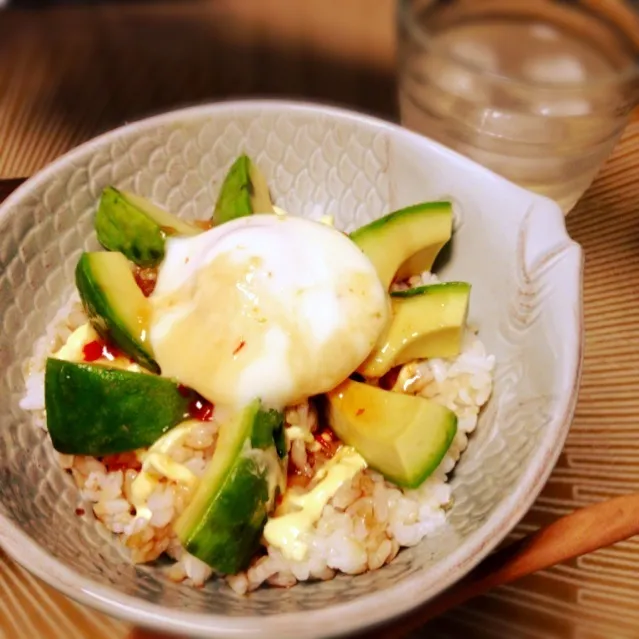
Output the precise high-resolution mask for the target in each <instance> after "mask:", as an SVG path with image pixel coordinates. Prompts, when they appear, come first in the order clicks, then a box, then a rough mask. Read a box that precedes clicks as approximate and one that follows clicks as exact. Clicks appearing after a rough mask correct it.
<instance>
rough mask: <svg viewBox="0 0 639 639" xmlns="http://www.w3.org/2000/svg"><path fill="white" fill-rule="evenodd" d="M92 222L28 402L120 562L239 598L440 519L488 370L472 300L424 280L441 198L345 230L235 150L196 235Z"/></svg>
mask: <svg viewBox="0 0 639 639" xmlns="http://www.w3.org/2000/svg"><path fill="white" fill-rule="evenodd" d="M95 229H96V233H97V236H98V240H99V241H100V243H101V244H102V246H103V247H104V249H106V250H104V251H96V252H88V253H84V254H82V256H81V257H80V259H79V261H78V264H77V267H76V273H75V275H76V288H77V292H76V293H75V294H74V296H73V297H72V299H71V300H70V301H69V302H68V304H67V305H66V306H65V307H64V308H63V309H61V311H60V312H59V314H58V316H57V317H56V318H55V320H54V322H53V323H52V325H51V326H50V329H49V331H48V333H47V335H46V337H45V338H44V339H43V340H41V342H40V343H39V345H38V346H37V347H36V353H35V356H34V358H33V360H32V361H31V362H30V365H29V370H28V377H27V393H26V396H25V397H24V399H23V401H22V406H23V408H25V409H28V410H32V411H34V412H35V413H37V414H38V417H39V418H40V423H41V425H42V426H43V427H45V428H46V429H47V430H48V433H49V436H50V439H51V442H52V444H53V447H54V449H55V450H56V451H57V454H58V458H59V461H60V464H61V465H62V467H63V468H65V469H66V470H67V471H69V472H70V473H71V474H72V475H73V477H74V479H75V481H76V483H77V485H78V487H79V489H80V492H81V495H82V498H83V499H84V500H86V501H88V502H89V503H90V504H91V506H92V510H93V513H94V514H95V516H96V517H97V518H98V519H99V520H100V521H101V522H102V523H103V524H104V525H105V526H106V527H107V528H108V529H109V530H110V531H111V532H113V533H114V534H115V535H116V536H117V537H118V539H119V540H120V541H121V542H122V543H123V544H124V545H125V546H126V547H127V548H128V549H129V550H130V553H131V558H132V561H134V562H136V563H144V562H151V561H154V560H155V559H157V558H158V557H160V556H161V555H168V556H169V557H170V558H171V559H172V560H174V563H172V565H170V567H169V568H168V569H166V571H167V575H168V577H169V578H170V579H172V580H175V581H185V580H186V581H188V583H190V584H192V585H195V586H200V585H202V584H203V583H204V582H205V581H206V580H207V579H208V578H210V577H211V576H212V575H214V574H215V575H217V576H220V577H224V578H225V579H226V581H227V583H228V584H229V585H230V586H231V588H233V590H235V591H236V592H238V593H240V594H244V593H246V592H248V591H251V590H254V589H256V588H258V587H259V586H260V585H262V584H265V583H266V584H269V585H272V586H292V585H294V584H295V583H296V582H298V581H304V580H309V579H319V580H326V579H331V578H332V577H334V576H335V574H336V573H337V572H344V573H348V574H357V573H361V572H365V571H367V570H376V569H378V568H380V567H382V566H383V565H384V564H386V563H389V562H391V561H392V560H393V558H394V557H395V556H396V555H397V553H398V552H399V550H400V548H401V547H406V546H412V545H415V544H417V543H418V542H419V541H420V540H421V539H422V538H424V537H425V536H426V535H429V534H431V533H432V532H433V531H435V530H436V529H437V528H438V527H440V526H441V525H442V524H443V523H444V521H445V517H446V510H447V509H448V508H449V506H450V504H451V500H452V498H453V496H452V495H451V490H450V487H449V485H448V484H447V476H448V474H449V473H450V472H451V471H452V470H453V468H454V466H455V464H456V462H457V461H458V459H459V457H460V455H461V453H462V452H463V450H464V449H465V447H466V445H467V441H468V437H469V435H470V433H471V432H472V431H473V430H474V428H475V426H476V424H477V418H478V414H479V412H480V410H481V408H482V406H483V405H484V404H485V403H486V402H487V401H488V399H489V396H490V394H491V390H492V371H493V367H494V357H493V356H491V355H489V354H487V353H486V350H485V348H484V346H483V344H482V342H481V341H480V340H479V338H478V335H477V331H476V330H475V329H473V328H472V327H469V326H467V322H466V320H467V314H468V305H469V300H470V286H469V285H468V284H467V283H464V282H439V281H438V279H437V277H436V276H435V275H434V274H433V273H432V268H433V263H434V261H435V259H436V257H437V255H438V254H439V252H440V251H441V249H442V248H443V246H444V245H445V244H446V243H447V242H448V241H449V240H450V237H451V234H452V207H451V205H450V203H449V202H431V203H422V204H417V205H415V206H412V207H409V208H406V209H402V210H400V211H396V212H394V213H390V214H389V215H387V216H385V217H383V218H381V219H379V220H376V221H374V222H372V223H370V224H368V225H366V226H364V227H362V228H360V229H358V230H356V231H354V232H353V233H351V234H350V235H346V234H345V233H343V232H341V231H339V230H337V229H335V228H333V226H332V222H331V220H330V219H323V220H321V221H311V220H308V219H305V218H301V217H296V216H294V215H290V214H288V213H285V212H283V211H281V210H280V209H278V208H277V207H276V206H274V205H273V203H272V201H271V198H270V193H269V190H268V185H267V184H266V180H265V179H264V177H263V176H262V175H261V173H260V171H259V169H258V167H257V166H256V165H255V164H254V163H253V162H252V161H251V160H250V159H249V158H248V157H247V156H241V157H240V158H238V159H237V161H236V162H235V163H234V164H233V165H232V167H231V169H230V170H229V173H228V175H227V177H226V179H225V181H224V183H223V184H222V187H221V190H220V194H219V197H218V200H217V204H216V206H215V210H214V211H213V213H212V216H211V219H210V220H206V221H202V222H198V223H187V222H185V221H182V220H180V219H179V218H177V217H175V216H173V215H172V214H170V213H168V212H166V211H164V210H163V209H161V208H159V207H157V206H156V205H155V204H153V203H151V202H149V201H148V200H146V199H144V198H141V197H140V196H138V195H136V194H133V193H128V192H121V191H119V190H117V189H115V188H113V187H108V188H106V189H105V190H104V192H103V194H102V197H101V199H100V203H99V206H98V210H97V214H96V219H95ZM78 512H81V511H78Z"/></svg>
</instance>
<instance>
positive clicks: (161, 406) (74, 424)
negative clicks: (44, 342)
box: [44, 358, 196, 456]
mask: <svg viewBox="0 0 639 639" xmlns="http://www.w3.org/2000/svg"><path fill="white" fill-rule="evenodd" d="M44 392H45V406H46V413H47V428H48V430H49V434H50V435H51V441H52V442H53V447H54V448H55V449H56V450H57V451H58V452H60V453H64V454H67V455H96V456H100V455H111V454H114V453H122V452H126V451H131V450H137V449H138V448H144V447H146V446H150V445H151V444H153V443H154V442H155V441H156V440H157V439H159V438H160V437H161V436H162V435H164V434H165V433H166V432H167V431H169V430H170V429H171V428H173V427H174V426H177V425H178V424H179V423H180V422H182V421H184V420H185V419H186V418H187V417H188V412H189V405H190V404H191V402H192V401H193V399H194V398H195V397H196V395H195V394H194V393H193V392H191V391H185V390H184V389H182V388H179V387H178V385H177V384H175V383H174V382H173V381H171V380H169V379H165V378H163V377H158V376H156V375H148V374H146V373H133V372H130V371H125V370H122V369H116V368H107V367H106V366H100V365H97V364H83V363H75V362H67V361H64V360H59V359H54V358H49V359H48V360H47V364H46V371H45V380H44Z"/></svg>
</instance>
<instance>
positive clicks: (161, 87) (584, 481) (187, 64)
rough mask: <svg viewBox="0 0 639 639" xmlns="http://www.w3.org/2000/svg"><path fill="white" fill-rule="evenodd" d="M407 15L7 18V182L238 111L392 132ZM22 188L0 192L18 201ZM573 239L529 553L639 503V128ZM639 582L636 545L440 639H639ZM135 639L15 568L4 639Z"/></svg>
mask: <svg viewBox="0 0 639 639" xmlns="http://www.w3.org/2000/svg"><path fill="white" fill-rule="evenodd" d="M392 9H393V2H392V0H375V2H372V1H370V0H307V1H306V2H304V3H298V2H297V0H270V1H269V2H268V3H267V2H261V1H260V0H237V1H236V2H232V0H210V1H209V2H190V1H184V2H182V3H180V4H159V3H153V4H145V5H124V6H118V7H113V6H110V5H96V6H94V7H92V8H76V7H73V8H64V9H51V10H47V11H44V12H37V13H36V12H16V13H10V12H4V13H3V12H0V178H13V177H19V176H26V175H31V174H33V173H34V172H36V171H37V170H39V169H40V168H42V167H43V166H44V165H46V164H47V163H48V162H50V161H51V160H52V159H54V158H55V157H57V156H58V155H60V154H61V153H63V152H65V151H66V150H68V149H70V148H72V147H73V146H75V145H76V144H78V143H80V142H82V141H83V140H85V139H87V138H89V137H92V136H93V135H95V134H97V133H99V132H101V131H103V130H106V129H108V128H110V127H112V126H115V125H118V124H120V123H122V122H123V121H126V120H130V119H133V118H137V117H141V116H143V115H146V114H148V113H152V112H157V111H161V110H164V109H167V108H171V107H173V106H177V105H181V104H190V103H193V102H199V101H203V100H209V99H216V98H220V97H229V96H240V95H286V96H303V97H306V98H310V99H316V100H323V101H329V102H334V103H341V104H346V105H349V106H352V107H355V108H359V109H363V110H366V111H369V112H374V113H379V114H382V115H385V116H387V117H392V116H393V113H394V89H393V76H392V69H393V40H392V38H393V17H392ZM327 33H330V34H331V37H330V38H327V37H326V34H327ZM16 184H17V182H15V181H11V182H8V181H0V199H1V198H2V197H4V196H6V194H7V193H8V192H9V191H10V190H11V189H12V188H14V187H15V186H16ZM568 227H569V231H570V233H571V235H572V237H573V238H574V239H575V240H577V241H578V242H579V243H581V244H582V246H583V247H584V249H585V255H586V273H585V289H584V303H585V327H586V348H585V362H584V371H583V381H582V387H581V393H580V398H579V403H578V406H577V412H576V415H575V420H574V423H573V426H572V429H571V433H570V436H569V438H568V441H567V444H566V446H565V448H564V451H563V453H562V455H561V457H560V460H559V463H558V465H557V467H556V469H555V471H554V473H553V475H552V477H551V479H550V480H549V482H548V484H547V486H546V488H545V489H544V491H543V493H542V494H541V496H540V497H539V499H538V500H537V502H536V503H535V505H534V507H533V508H532V510H531V511H530V513H529V514H528V515H527V517H526V518H525V520H524V521H523V522H522V523H521V524H520V525H519V526H518V528H517V530H516V531H515V532H514V533H513V537H516V536H520V535H522V534H524V533H527V532H530V531H532V530H534V529H535V528H536V527H538V526H540V525H543V524H545V523H548V522H550V521H552V520H553V519H555V518H556V517H558V516H561V515H563V514H565V513H568V512H570V511H571V510H573V509H574V508H577V507H579V506H583V505H586V504H588V503H591V502H594V501H598V500H602V499H606V498H608V497H612V496H615V495H619V494H623V493H627V492H631V491H637V490H639V318H638V317H637V309H639V119H637V118H635V120H634V122H633V123H632V124H631V125H630V126H629V127H628V129H627V130H626V133H625V135H624V137H623V138H622V140H621V142H620V144H619V145H618V146H617V148H616V150H615V152H614V153H613V155H612V156H611V158H610V159H609V161H608V162H607V164H606V165H605V166H604V167H603V169H602V171H601V173H600V175H599V177H598V178H597V180H596V181H595V183H594V184H593V186H592V187H591V188H590V190H589V191H588V193H587V194H586V196H585V197H584V198H583V199H582V201H581V202H580V203H579V205H578V206H577V208H576V209H575V210H574V211H573V212H572V213H571V214H570V216H569V217H568ZM638 575H639V539H633V540H629V541H627V542H625V543H622V544H619V545H617V546H615V547H614V548H610V549H606V550H602V551H599V552H597V553H593V554H592V555H589V556H587V557H583V558H581V559H578V560H575V561H573V562H570V563H567V564H564V565H562V566H558V567H555V568H553V569H551V570H547V571H544V572H541V573H538V574H537V575H534V576H532V577H530V578H527V579H524V580H522V581H520V582H519V583H517V584H515V585H513V586H508V587H504V588H501V589H498V590H497V591H495V592H493V593H491V594H489V595H487V596H485V597H482V598H480V599H478V600H477V601H475V602H472V603H471V604H469V605H466V606H464V607H463V608H461V609H459V610H457V611H455V613H454V614H451V615H448V616H447V617H445V618H443V619H441V620H438V621H437V622H435V623H433V624H432V625H431V626H429V628H428V636H429V637H473V638H474V637H477V638H479V639H482V638H484V637H485V638H491V639H492V638H502V637H503V638H504V639H505V638H508V639H514V638H517V639H519V638H522V639H527V638H536V637H544V638H546V637H548V638H555V637H556V638H558V639H559V638H561V639H563V638H564V637H570V638H574V639H600V638H601V639H625V638H628V639H630V638H635V637H639V607H638V606H637V603H638V602H639V576H638ZM131 632H132V630H131V628H130V627H128V626H127V625H126V624H123V623H121V622H119V621H115V620H111V619H108V618H106V617H105V616H103V615H100V614H97V613H95V612H92V611H89V610H87V609H85V608H82V607H80V606H78V605H76V604H74V603H71V602H69V601H68V600H66V599H65V598H64V597H62V596H60V595H58V594H57V593H55V592H54V591H53V590H51V589H50V588H48V587H47V586H45V585H43V584H41V583H40V582H38V581H37V580H35V579H34V578H33V577H31V576H30V575H28V574H27V573H26V572H25V571H23V570H22V569H21V568H19V567H18V566H16V565H15V564H13V563H11V562H10V561H9V560H7V558H6V557H5V556H4V555H2V554H1V552H0V637H7V638H11V639H14V638H16V639H22V638H25V639H34V638H37V637H47V638H49V637H51V638H56V639H57V638H58V637H59V638H65V639H66V638H67V637H73V638H78V639H84V638H88V637H90V638H91V639H101V638H102V637H104V638H105V639H106V638H108V639H119V638H124V637H127V636H130V633H131ZM422 634H423V635H424V636H425V635H426V630H425V631H424V632H423V633H420V634H419V636H422Z"/></svg>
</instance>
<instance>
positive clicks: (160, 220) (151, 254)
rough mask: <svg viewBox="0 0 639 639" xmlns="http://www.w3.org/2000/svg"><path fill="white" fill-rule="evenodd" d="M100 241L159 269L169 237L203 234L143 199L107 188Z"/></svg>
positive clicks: (99, 227) (99, 218)
mask: <svg viewBox="0 0 639 639" xmlns="http://www.w3.org/2000/svg"><path fill="white" fill-rule="evenodd" d="M95 230H96V233H97V235H98V241H99V242H100V244H102V246H103V247H104V248H105V249H107V250H109V251H119V252H120V253H123V254H124V255H126V257H127V258H128V259H129V260H131V261H132V262H133V263H134V264H137V265H138V266H144V267H150V266H157V265H158V264H159V263H160V262H161V261H162V259H163V258H164V244H165V240H166V238H167V237H168V236H172V235H186V236H190V235H197V234H198V233H201V232H202V229H199V228H197V227H195V226H193V225H191V224H187V223H186V222H184V221H183V220H180V219H179V218H178V217H176V216H175V215H172V214H171V213H169V212H167V211H165V210H164V209H161V208H160V207H159V206H156V205H155V204H153V202H150V201H149V200H146V199H145V198H143V197H140V196H139V195H135V194H134V193H129V192H128V191H119V190H118V189H116V188H115V187H113V186H107V187H106V188H105V189H104V191H102V196H101V198H100V204H99V206H98V212H97V214H96V217H95Z"/></svg>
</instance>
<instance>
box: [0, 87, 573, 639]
mask: <svg viewBox="0 0 639 639" xmlns="http://www.w3.org/2000/svg"><path fill="white" fill-rule="evenodd" d="M255 111H260V112H268V111H270V112H280V111H289V112H291V111H295V112H299V113H306V114H312V115H315V116H318V117H322V116H328V117H332V118H337V119H338V120H340V121H348V122H350V123H353V124H357V125H363V126H365V127H367V128H369V129H371V128H372V129H375V130H377V131H379V130H384V131H386V132H387V133H388V134H389V135H391V136H393V137H396V138H397V137H399V138H404V139H406V140H407V141H409V142H411V141H412V143H413V144H415V145H421V146H424V145H426V146H429V147H431V148H434V149H436V150H437V151H438V153H439V154H442V155H445V156H448V157H449V158H450V159H451V160H452V161H453V162H454V163H456V164H460V163H461V164H465V165H466V166H468V167H469V168H470V169H471V170H473V171H474V172H476V173H477V172H478V173H481V174H483V176H484V177H485V178H486V179H487V180H490V181H496V182H497V184H496V186H501V187H502V188H503V187H505V186H506V185H508V186H507V188H509V189H511V190H513V189H516V190H519V191H520V192H521V193H522V194H526V195H527V196H528V197H529V198H531V197H532V198H533V199H536V200H538V201H541V202H546V207H547V208H550V209H551V210H552V211H554V215H556V216H557V218H561V235H562V237H561V238H560V239H562V240H563V241H564V242H565V243H566V244H567V245H568V246H569V247H570V248H571V249H572V250H573V251H575V252H576V255H577V256H578V257H579V260H578V267H577V268H574V269H573V272H572V273H571V278H572V284H573V285H574V290H575V292H576V302H577V307H578V309H577V310H578V312H577V313H575V316H574V317H573V318H570V321H572V322H573V326H572V329H573V330H574V331H575V333H574V334H576V335H579V339H578V348H577V349H576V351H575V352H573V353H570V355H571V356H570V358H569V360H570V361H568V362H567V370H568V371H569V373H570V375H571V380H572V390H571V392H570V394H569V395H568V396H566V397H563V396H562V397H559V398H558V410H557V413H556V414H558V415H559V416H558V417H553V418H552V421H551V423H550V424H549V425H548V429H547V436H545V437H543V438H542V439H541V442H540V445H539V447H538V449H537V450H536V452H535V453H534V456H533V459H532V460H531V462H530V464H529V466H528V467H527V468H526V470H525V471H524V473H523V474H522V476H521V477H520V479H519V485H518V486H517V487H516V489H515V490H514V491H513V492H512V493H510V494H509V495H508V496H507V497H506V498H504V499H503V500H502V502H501V503H500V504H499V505H498V506H497V508H496V509H495V510H494V511H493V512H492V514H491V515H490V516H489V517H488V518H487V520H486V521H485V522H484V523H483V524H482V525H481V526H480V527H479V528H478V529H477V530H475V531H474V532H473V533H471V534H470V535H469V537H468V538H467V539H466V541H465V542H464V543H462V544H461V545H460V546H458V547H457V548H456V549H455V550H454V551H453V552H452V553H450V554H449V555H448V556H446V557H444V558H443V559H442V560H440V561H439V562H438V564H437V565H436V566H435V567H434V568H433V570H430V571H429V579H428V583H426V581H425V580H424V578H423V576H422V575H420V574H419V573H417V574H415V575H411V576H410V577H407V578H405V579H403V580H402V581H401V582H400V583H398V584H396V585H394V586H391V587H388V588H384V589H383V590H380V591H377V592H373V593H370V594H366V595H363V596H361V597H358V598H357V599H354V600H353V601H350V602H348V603H344V604H342V603H336V604H330V605H328V606H326V607H324V608H321V609H318V610H313V611H301V612H286V613H280V614H275V615H271V616H266V617H265V616H248V617H239V616H238V617H229V616H225V615H220V614H209V613H198V612H183V611H180V610H177V609H167V608H165V607H163V606H162V605H161V604H155V603H149V602H146V601H144V600H142V599H140V598H137V597H134V596H131V595H126V594H123V593H121V592H120V591H118V590H117V588H115V587H113V586H108V585H103V584H100V583H98V582H95V581H93V580H92V579H90V578H88V577H85V576H83V575H82V574H81V573H79V572H76V571H75V570H73V569H71V568H69V567H67V566H66V565H65V564H64V563H63V562H62V561H60V560H58V559H56V558H55V557H54V556H52V555H50V554H49V553H48V552H47V551H45V550H44V549H43V548H41V547H40V546H39V545H38V544H37V543H36V542H35V541H33V540H32V539H31V537H29V535H27V534H26V533H24V532H22V530H21V529H20V527H19V526H18V525H17V524H14V523H13V522H12V521H10V520H9V518H8V517H5V516H4V515H3V514H1V513H0V547H1V548H2V549H3V550H5V552H6V553H7V554H8V555H9V556H10V557H11V558H12V559H13V560H15V561H16V562H17V563H19V564H20V565H21V566H23V567H24V568H26V569H27V570H28V571H29V572H31V573H33V574H34V575H35V576H36V577H38V578H40V579H42V580H43V581H44V582H45V583H47V584H49V585H50V586H52V587H53V588H55V589H57V590H58V591H60V592H62V593H63V594H65V595H67V596H68V597H70V598H71V599H74V600H75V601H77V602H79V603H82V604H85V605H87V606H90V607H92V608H94V609H97V610H99V611H100V612H103V613H106V614H108V615H111V616H114V617H118V618H120V619H123V620H126V621H128V622H130V623H132V624H134V625H136V626H142V627H147V628H153V629H156V630H159V631H165V632H175V633H182V634H183V633H188V634H189V635H191V636H200V637H225V638H226V637H230V636H233V637H249V636H250V637H277V638H280V637H282V638H283V637H295V638H296V639H301V638H303V637H309V638H310V637H328V636H340V635H344V634H346V633H350V632H355V631H363V630H365V629H369V630H370V629H371V628H372V627H373V626H375V625H380V624H384V623H388V622H389V621H390V620H391V619H393V618H396V617H398V616H400V615H403V614H406V613H409V612H411V611H413V610H414V609H415V608H417V607H418V606H419V605H420V604H423V603H425V602H426V601H428V600H429V599H431V598H433V597H434V596H436V595H437V594H438V593H440V592H441V591H443V590H445V589H446V588H448V587H449V586H450V585H452V584H453V583H454V582H455V581H457V580H458V579H460V578H461V577H462V576H463V575H465V574H466V573H467V572H468V571H470V570H471V569H472V568H473V567H474V566H475V565H477V564H478V563H479V562H480V561H481V560H482V559H483V558H484V557H485V556H486V555H487V554H488V553H489V552H490V551H491V550H493V549H494V548H495V547H496V546H497V545H498V544H499V543H500V542H501V541H502V540H503V539H504V537H505V536H506V535H507V534H508V532H510V530H512V528H514V526H515V525H516V524H517V523H518V522H519V520H520V519H521V518H522V517H523V516H524V515H525V514H526V512H527V511H528V510H529V508H530V506H531V505H532V504H533V502H534V500H535V499H536V497H537V495H538V494H539V492H541V490H542V488H543V487H544V485H545V483H546V480H547V479H548V477H549V476H550V473H551V472H552V470H553V468H554V466H555V464H556V462H557V459H558V457H559V455H560V453H561V450H562V448H563V444H564V443H565V440H566V437H567V435H568V431H569V428H570V424H571V422H572V417H573V413H574V411H575V407H576V403H577V395H578V390H579V384H580V377H581V368H582V360H583V344H584V336H583V291H582V275H583V256H582V250H581V247H580V246H579V245H578V244H577V243H576V242H574V241H573V240H572V239H571V238H570V237H569V236H568V233H567V231H566V228H565V222H564V215H563V213H562V212H561V209H560V208H559V206H558V205H557V204H556V203H555V202H553V201H552V200H549V199H548V198H545V197H543V196H540V195H537V194H534V193H531V192H529V191H526V190H525V189H523V188H521V187H519V186H518V185H516V184H513V183H512V182H509V181H508V180H506V179H505V178H503V177H501V176H500V175H497V174H496V173H494V172H493V171H491V170H489V169H487V168H485V167H483V166H481V165H479V164H477V163H475V162H474V161H472V160H470V159H468V158H466V157H464V156H462V155H461V154H459V153H457V152H456V151H453V150H451V149H448V148H447V147H444V146H443V145H441V144H439V143H437V142H435V141H433V140H431V139H429V138H427V137H424V136H422V135H419V134H417V133H414V132H412V131H409V130H408V129H405V128H403V127H402V126H400V125H398V124H395V123H392V122H389V121H387V120H384V119H381V118H379V117H376V116H372V115H366V114H362V113H359V112H357V111H353V110H350V109H347V108H343V107H339V106H332V105H328V104H322V103H318V102H309V101H303V100H282V99H239V100H236V99H231V100H226V101H216V102H211V103H206V104H200V105H196V106H190V107H185V108H179V109H176V110H172V111H167V112H163V113H161V114H158V115H152V116H150V117H145V118H141V119H138V120H135V121H132V122H130V123H127V124H125V125H123V126H120V127H117V128H115V129H112V130H110V131H108V132H106V133H103V134H101V135H99V136H96V137H94V138H92V139H91V140H88V141H87V142H84V143H83V144H81V145H79V146H77V147H75V148H73V149H71V150H70V151H68V152H67V153H65V154H64V155H62V156H60V157H59V158H57V159H56V160H55V161H53V162H52V163H51V164H49V165H48V166H46V167H45V168H44V169H42V170H41V171H39V172H38V173H36V174H35V175H34V176H33V177H31V178H29V179H28V180H26V181H25V182H24V183H23V184H22V185H20V186H19V187H18V188H17V189H16V190H15V191H14V192H13V193H11V194H10V195H9V197H8V198H7V199H6V200H5V201H4V202H3V203H2V205H0V221H2V220H3V219H4V218H5V217H6V216H7V215H8V213H9V211H10V210H11V209H12V208H13V207H14V206H16V205H17V204H18V203H19V202H20V201H21V200H22V199H23V198H25V197H27V196H28V195H29V194H30V193H31V192H32V191H33V190H34V189H37V188H38V187H39V186H40V185H41V184H43V183H46V182H47V181H48V180H49V179H50V178H52V177H53V176H54V175H55V174H56V173H57V172H58V171H59V170H60V169H61V168H62V167H64V166H66V165H67V164H72V163H73V162H74V160H75V159H76V158H79V157H81V156H84V155H85V154H86V153H87V152H90V151H92V150H96V149H98V148H100V147H101V146H102V145H103V144H105V143H109V142H112V141H114V140H116V139H118V138H120V137H121V136H123V135H127V134H129V133H132V132H133V131H135V130H138V129H141V128H142V129H146V128H151V129H152V128H154V127H156V126H161V125H165V124H171V123H173V122H175V121H176V120H184V121H188V120H189V119H190V118H198V117H201V116H204V115H206V116H209V117H215V116H219V115H221V114H224V113H225V112H232V113H234V114H236V115H241V114H242V113H251V112H255ZM549 205H550V206H549ZM551 434H552V437H551V436H550V435H551ZM382 602H383V605H380V603H382Z"/></svg>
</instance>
